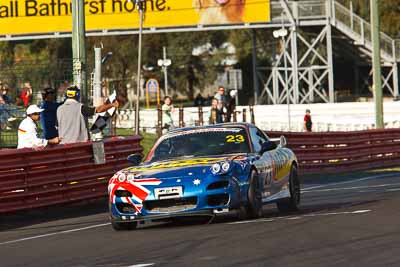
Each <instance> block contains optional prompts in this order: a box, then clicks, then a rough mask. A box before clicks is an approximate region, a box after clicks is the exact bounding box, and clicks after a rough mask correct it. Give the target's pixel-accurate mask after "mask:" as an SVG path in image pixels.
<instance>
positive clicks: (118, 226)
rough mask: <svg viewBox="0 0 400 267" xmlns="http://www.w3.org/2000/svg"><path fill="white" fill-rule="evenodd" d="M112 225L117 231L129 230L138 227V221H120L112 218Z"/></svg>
mask: <svg viewBox="0 0 400 267" xmlns="http://www.w3.org/2000/svg"><path fill="white" fill-rule="evenodd" d="M111 226H112V228H113V229H114V230H115V231H128V230H134V229H136V227H137V222H124V223H119V222H115V221H113V220H111Z"/></svg>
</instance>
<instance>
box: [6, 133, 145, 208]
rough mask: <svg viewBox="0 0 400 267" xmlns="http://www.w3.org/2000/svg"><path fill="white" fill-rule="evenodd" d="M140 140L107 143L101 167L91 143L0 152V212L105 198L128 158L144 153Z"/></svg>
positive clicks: (126, 164) (132, 138)
mask: <svg viewBox="0 0 400 267" xmlns="http://www.w3.org/2000/svg"><path fill="white" fill-rule="evenodd" d="M140 140H141V137H140V136H131V137H125V138H122V137H115V138H112V139H109V140H106V141H105V142H104V149H105V158H106V163H105V164H98V165H96V164H95V163H94V158H93V149H92V143H90V142H87V143H77V144H72V145H64V146H63V145H58V146H55V147H53V148H46V149H43V150H36V151H35V150H32V149H18V150H15V149H9V150H3V151H0V161H1V164H0V213H4V212H12V211H17V210H26V209H31V208H38V207H45V206H51V205H54V204H60V203H69V202H75V201H81V200H90V199H96V198H99V197H105V196H106V195H107V185H108V179H109V178H110V177H111V176H112V175H113V174H114V173H115V172H117V171H118V170H120V169H122V168H125V167H127V166H129V163H128V161H127V160H126V157H127V156H128V155H129V154H132V153H135V152H142V151H143V148H142V147H141V146H140Z"/></svg>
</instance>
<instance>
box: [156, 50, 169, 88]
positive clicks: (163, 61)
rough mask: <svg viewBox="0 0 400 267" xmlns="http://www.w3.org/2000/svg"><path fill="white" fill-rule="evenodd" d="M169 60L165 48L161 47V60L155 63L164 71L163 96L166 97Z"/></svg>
mask: <svg viewBox="0 0 400 267" xmlns="http://www.w3.org/2000/svg"><path fill="white" fill-rule="evenodd" d="M171 63H172V61H171V59H168V58H167V48H166V47H165V46H163V59H159V60H158V61H157V65H158V66H160V67H162V68H163V71H164V90H165V95H166V96H167V95H168V70H167V68H168V66H171Z"/></svg>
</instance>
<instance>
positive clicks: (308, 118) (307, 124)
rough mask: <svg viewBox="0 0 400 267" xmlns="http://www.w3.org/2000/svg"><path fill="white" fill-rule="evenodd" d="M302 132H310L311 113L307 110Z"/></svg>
mask: <svg viewBox="0 0 400 267" xmlns="http://www.w3.org/2000/svg"><path fill="white" fill-rule="evenodd" d="M304 130H305V131H306V132H312V120H311V111H310V110H309V109H307V110H306V115H305V116H304Z"/></svg>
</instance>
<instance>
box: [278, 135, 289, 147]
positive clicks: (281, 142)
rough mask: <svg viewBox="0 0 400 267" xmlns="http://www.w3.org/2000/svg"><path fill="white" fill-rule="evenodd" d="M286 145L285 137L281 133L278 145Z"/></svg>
mask: <svg viewBox="0 0 400 267" xmlns="http://www.w3.org/2000/svg"><path fill="white" fill-rule="evenodd" d="M286 145H287V141H286V138H285V137H284V136H283V135H281V137H280V138H279V146H280V147H286Z"/></svg>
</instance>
